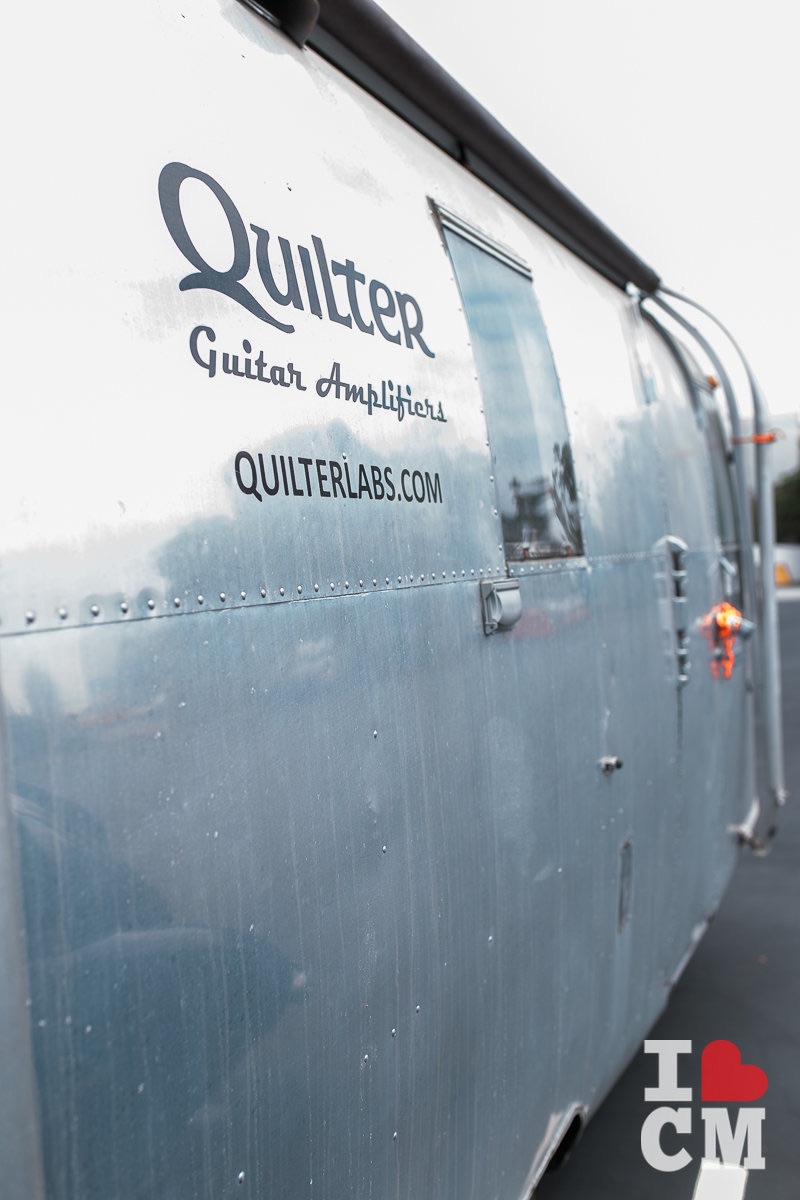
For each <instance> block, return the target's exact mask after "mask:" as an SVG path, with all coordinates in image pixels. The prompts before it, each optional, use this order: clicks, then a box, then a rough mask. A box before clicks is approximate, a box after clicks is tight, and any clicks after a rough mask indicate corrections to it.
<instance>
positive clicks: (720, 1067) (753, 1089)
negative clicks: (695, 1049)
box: [702, 1041, 768, 1104]
mask: <svg viewBox="0 0 800 1200" xmlns="http://www.w3.org/2000/svg"><path fill="white" fill-rule="evenodd" d="M702 1080H703V1083H702V1097H703V1100H712V1101H714V1100H716V1101H722V1102H723V1103H724V1104H744V1103H747V1102H748V1101H750V1100H758V1099H759V1098H760V1097H761V1096H763V1095H764V1092H765V1091H766V1090H767V1086H768V1082H767V1073H766V1071H762V1070H761V1067H753V1066H750V1065H746V1064H744V1063H742V1055H741V1052H740V1050H739V1047H738V1046H735V1045H734V1044H733V1042H723V1041H720V1042H709V1043H708V1045H707V1046H706V1048H705V1050H704V1051H703V1058H702Z"/></svg>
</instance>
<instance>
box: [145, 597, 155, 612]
mask: <svg viewBox="0 0 800 1200" xmlns="http://www.w3.org/2000/svg"><path fill="white" fill-rule="evenodd" d="M155 606H156V602H155V600H153V599H152V598H151V599H150V600H148V601H147V607H148V608H149V609H150V611H151V612H152V611H153V609H154V608H155Z"/></svg>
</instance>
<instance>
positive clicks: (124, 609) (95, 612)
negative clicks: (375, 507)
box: [25, 567, 500, 625]
mask: <svg viewBox="0 0 800 1200" xmlns="http://www.w3.org/2000/svg"><path fill="white" fill-rule="evenodd" d="M488 573H489V574H491V572H488ZM494 573H495V574H498V575H499V574H500V568H499V567H496V568H495V571H494ZM469 574H470V576H474V575H476V574H477V575H479V576H483V574H484V570H483V568H482V567H481V568H479V569H478V570H477V572H476V570H475V568H474V567H473V568H471V570H470V572H469ZM466 575H467V572H466V571H465V570H462V571H461V578H462V579H465V578H466ZM450 577H451V578H452V579H457V578H458V572H457V571H452V572H451V573H450ZM403 578H404V577H403V576H402V575H398V576H397V582H398V583H399V584H402V582H403ZM405 578H406V579H407V580H408V581H409V583H413V582H414V576H413V575H407V576H405ZM416 578H417V580H418V582H419V583H424V582H425V574H424V572H423V573H421V574H420V575H418V576H417V577H416ZM436 578H437V574H436V571H432V572H431V574H430V579H431V581H432V582H433V581H435V580H436ZM440 578H441V580H442V581H445V580H446V579H447V578H448V575H447V572H446V571H442V572H441V573H440ZM384 583H385V585H386V586H387V587H388V586H389V585H390V584H391V579H390V577H389V576H388V575H386V576H384ZM358 586H359V588H362V589H363V587H364V580H363V579H359V581H358ZM372 586H373V587H377V586H378V580H377V579H373V580H372ZM344 587H345V590H346V591H349V590H350V581H349V580H348V579H346V580H345V581H344ZM330 589H331V591H332V592H335V591H336V584H335V583H331V585H330ZM319 591H320V585H319V584H318V583H315V584H314V592H315V593H319ZM259 594H260V596H261V599H262V600H266V598H267V595H268V593H267V589H266V588H265V587H261V588H259ZM297 594H298V596H302V595H303V585H302V584H301V583H298V584H297ZM278 595H279V596H285V595H286V588H285V587H280V588H278ZM239 597H240V599H241V600H243V601H244V600H246V599H247V592H246V591H241V592H240V593H239ZM219 599H220V603H221V604H225V603H227V601H228V599H229V597H228V594H227V592H220V593H219ZM197 603H198V604H199V605H204V604H205V603H206V598H205V596H204V595H202V594H201V595H198V597H197ZM172 604H173V606H174V607H175V608H176V609H177V608H181V607H182V604H183V601H182V600H181V598H180V596H175V597H174V598H173V601H172ZM157 605H158V602H157V601H156V600H154V599H153V597H152V596H151V597H149V598H148V600H147V608H148V610H149V611H150V612H155V609H156V608H157ZM119 610H120V612H121V613H122V615H123V616H127V615H128V613H129V612H130V604H129V603H128V601H127V600H122V601H120V605H119ZM101 611H102V610H101V608H100V605H99V604H92V606H91V607H90V609H89V612H90V613H91V615H92V616H93V617H95V618H97V617H99V616H100V613H101ZM57 615H58V617H59V619H60V620H61V621H66V619H67V617H68V616H69V610H68V609H66V608H65V607H64V606H63V605H62V606H61V607H60V608H58V609H57ZM35 621H36V613H35V612H33V611H32V610H31V609H29V610H28V611H27V612H26V613H25V624H26V625H33V624H34V623H35Z"/></svg>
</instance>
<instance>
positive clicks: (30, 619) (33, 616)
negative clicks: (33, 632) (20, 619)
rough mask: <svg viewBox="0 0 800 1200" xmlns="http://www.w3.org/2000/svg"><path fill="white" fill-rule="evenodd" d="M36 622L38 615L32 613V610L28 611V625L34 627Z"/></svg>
mask: <svg viewBox="0 0 800 1200" xmlns="http://www.w3.org/2000/svg"><path fill="white" fill-rule="evenodd" d="M35 620H36V613H35V612H32V611H31V610H30V609H28V611H27V612H26V613H25V622H26V624H27V625H32V624H33V622H34V621H35Z"/></svg>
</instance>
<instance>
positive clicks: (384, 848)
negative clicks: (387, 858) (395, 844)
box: [381, 846, 386, 854]
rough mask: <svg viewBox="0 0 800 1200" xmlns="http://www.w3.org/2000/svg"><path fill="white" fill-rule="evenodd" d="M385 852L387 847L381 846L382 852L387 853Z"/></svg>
mask: <svg viewBox="0 0 800 1200" xmlns="http://www.w3.org/2000/svg"><path fill="white" fill-rule="evenodd" d="M385 853H386V847H385V846H381V854H385Z"/></svg>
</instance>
